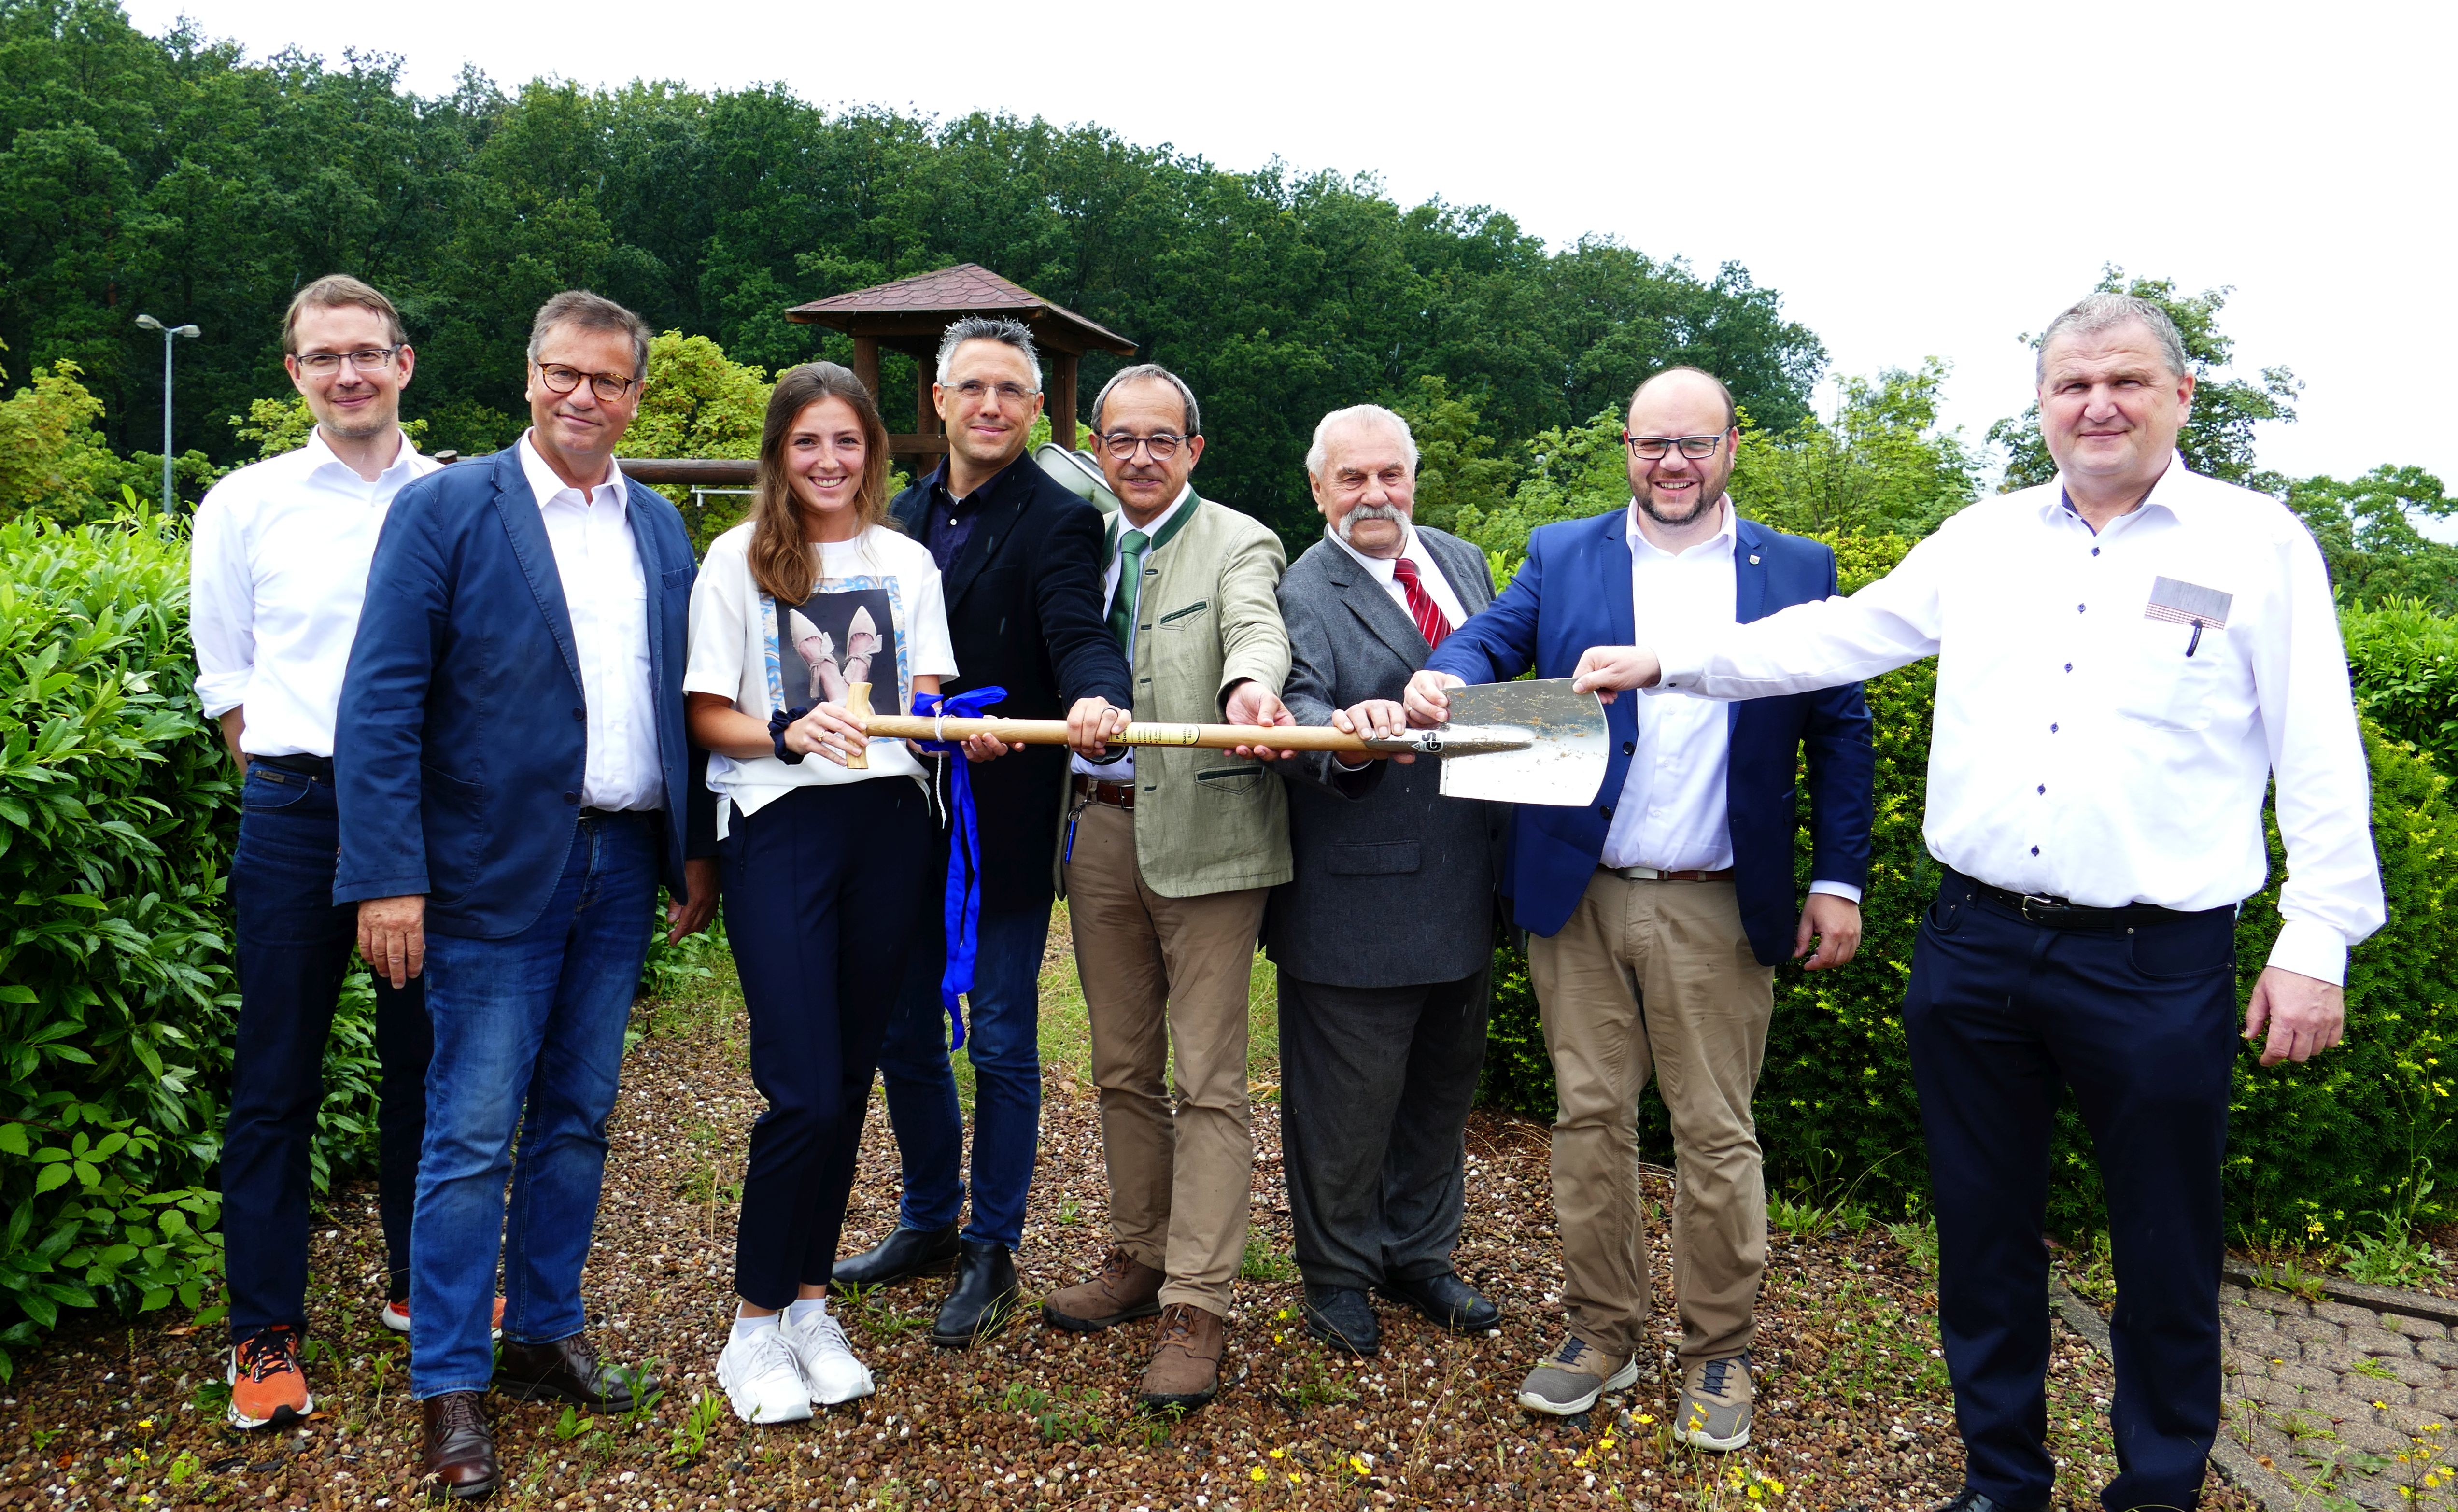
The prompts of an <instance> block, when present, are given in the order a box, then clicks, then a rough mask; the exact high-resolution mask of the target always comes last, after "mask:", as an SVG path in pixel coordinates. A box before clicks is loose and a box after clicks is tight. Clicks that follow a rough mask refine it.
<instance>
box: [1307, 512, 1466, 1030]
mask: <svg viewBox="0 0 2458 1512" xmlns="http://www.w3.org/2000/svg"><path fill="white" fill-rule="evenodd" d="M1417 540H1418V543H1419V546H1420V548H1421V549H1423V550H1425V551H1426V552H1427V553H1429V554H1430V555H1431V556H1432V557H1433V559H1434V562H1435V564H1436V565H1437V566H1439V567H1440V568H1441V569H1442V572H1443V576H1444V578H1445V579H1446V580H1447V581H1448V583H1449V584H1450V586H1451V590H1452V591H1453V592H1455V593H1457V594H1458V595H1459V599H1460V603H1461V605H1462V607H1464V608H1465V609H1466V610H1467V611H1469V613H1470V614H1474V613H1476V612H1477V611H1479V610H1482V609H1484V608H1485V607H1486V605H1488V604H1489V603H1491V602H1492V601H1493V577H1492V574H1491V573H1490V572H1489V571H1488V570H1487V569H1486V563H1485V554H1484V553H1483V552H1481V551H1479V550H1478V549H1476V548H1474V547H1472V546H1469V544H1468V543H1467V542H1465V541H1462V540H1460V539H1459V538H1458V537H1456V536H1450V535H1445V534H1444V533H1443V532H1442V531H1440V530H1429V529H1426V528H1422V527H1420V528H1418V530H1417ZM1280 597H1281V619H1282V620H1283V621H1284V622H1285V623H1286V624H1287V626H1288V630H1289V651H1290V667H1289V679H1288V684H1287V686H1286V687H1285V688H1284V689H1283V690H1282V692H1281V699H1282V701H1284V702H1285V703H1287V705H1288V706H1289V712H1290V713H1292V714H1294V715H1297V720H1298V723H1300V724H1311V725H1323V724H1329V723H1330V722H1331V715H1332V711H1333V710H1335V709H1345V708H1348V707H1349V706H1350V705H1352V704H1356V703H1360V702H1362V701H1364V700H1365V699H1367V698H1397V697H1399V696H1400V694H1401V692H1402V690H1403V689H1405V688H1406V685H1407V681H1408V677H1409V674H1410V673H1414V672H1415V671H1416V670H1417V669H1418V668H1420V667H1422V666H1424V665H1425V662H1426V657H1427V654H1428V648H1427V645H1426V638H1425V637H1424V636H1423V635H1421V634H1419V633H1418V632H1417V627H1416V624H1415V622H1414V621H1412V620H1411V619H1409V617H1408V615H1407V613H1406V611H1403V610H1402V609H1401V608H1400V606H1399V605H1398V604H1396V603H1394V602H1393V601H1392V599H1391V595H1390V593H1389V592H1388V591H1386V590H1385V589H1384V587H1383V586H1382V585H1381V584H1380V583H1378V582H1376V581H1375V580H1374V577H1373V575H1372V574H1371V573H1369V572H1368V571H1366V570H1365V569H1364V567H1363V566H1361V565H1359V563H1358V562H1357V560H1356V559H1355V558H1354V557H1352V556H1350V555H1349V554H1348V553H1347V552H1346V551H1344V550H1343V549H1341V548H1340V547H1339V546H1338V545H1337V544H1335V543H1333V542H1332V541H1329V540H1323V541H1318V542H1316V543H1315V544H1314V545H1313V546H1312V547H1311V548H1309V549H1307V550H1306V552H1305V554H1304V555H1302V556H1301V557H1299V558H1298V559H1297V561H1296V562H1294V563H1292V564H1290V567H1289V570H1288V571H1287V573H1286V574H1285V575H1283V576H1282V577H1281V587H1280ZM1454 628H1456V627H1454ZM1275 768H1276V770H1278V771H1279V772H1280V774H1281V777H1284V778H1286V779H1287V780H1288V795H1289V847H1290V850H1291V852H1292V859H1293V860H1294V863H1295V874H1294V876H1293V877H1292V879H1291V880H1289V881H1287V882H1285V883H1283V884H1281V886H1279V887H1277V888H1274V889H1273V891H1272V898H1271V904H1270V909H1269V912H1268V913H1267V914H1266V915H1265V922H1264V926H1263V940H1264V949H1265V951H1266V952H1267V953H1268V954H1269V955H1270V956H1271V958H1272V960H1273V962H1274V963H1276V964H1278V965H1279V966H1280V968H1281V970H1283V971H1286V972H1288V973H1290V974H1291V975H1292V976H1295V977H1298V978H1300V979H1302V980H1303V981H1307V982H1320V983H1324V984H1329V985H1333V986H1346V987H1396V986H1410V985H1416V984H1424V983H1432V982H1456V981H1458V980H1459V979H1461V978H1462V977H1466V976H1469V975H1470V974H1472V973H1474V972H1475V971H1477V970H1478V969H1480V968H1481V967H1483V966H1485V965H1486V964H1487V963H1489V961H1490V960H1491V959H1492V955H1493V921H1494V909H1493V880H1494V875H1495V860H1496V858H1497V856H1498V855H1499V852H1500V846H1501V840H1502V831H1503V826H1504V824H1505V823H1506V822H1507V819H1508V817H1509V814H1510V805H1508V804H1502V803H1481V802H1470V801H1469V800H1467V799H1463V798H1447V797H1442V796H1441V795H1439V794H1438V793H1437V792H1436V791H1435V786H1436V783H1437V780H1438V777H1437V772H1438V763H1437V761H1436V760H1435V759H1429V758H1426V757H1420V758H1418V759H1417V760H1416V761H1415V762H1414V763H1412V764H1410V765H1407V766H1397V765H1394V764H1392V763H1390V762H1387V761H1377V762H1375V763H1374V764H1373V765H1372V766H1371V767H1369V768H1367V769H1366V770H1365V772H1364V773H1363V774H1344V773H1342V772H1341V771H1340V770H1339V768H1338V767H1337V766H1336V765H1335V763H1334V760H1333V757H1332V756H1331V755H1330V754H1329V753H1328V752H1301V753H1299V754H1298V755H1297V756H1296V757H1295V758H1294V759H1284V760H1281V761H1279V762H1276V763H1275Z"/></svg>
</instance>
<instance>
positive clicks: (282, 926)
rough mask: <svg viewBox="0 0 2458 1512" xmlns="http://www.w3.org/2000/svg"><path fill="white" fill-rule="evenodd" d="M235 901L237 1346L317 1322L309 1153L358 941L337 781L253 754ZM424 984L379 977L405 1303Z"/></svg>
mask: <svg viewBox="0 0 2458 1512" xmlns="http://www.w3.org/2000/svg"><path fill="white" fill-rule="evenodd" d="M242 792H243V798H242V802H243V804H244V808H243V810H242V812H241V814H240V826H239V854H238V855H237V857H236V858H234V860H233V861H232V864H231V898H232V901H233V903H234V905H235V907H236V911H237V914H238V920H239V991H240V1010H239V1026H238V1032H237V1035H236V1037H235V1042H234V1044H233V1046H232V1061H231V1106H230V1117H229V1121H228V1123H227V1125H226V1127H225V1129H224V1130H223V1134H222V1158H221V1183H222V1235H223V1239H222V1243H223V1263H224V1269H225V1271H226V1273H227V1274H228V1276H229V1281H230V1334H231V1338H232V1340H233V1341H234V1342H237V1341H240V1340H244V1339H246V1338H247V1337H249V1336H252V1335H254V1334H255V1333H256V1332H257V1331H258V1330H260V1329H263V1328H268V1327H271V1326H273V1325H275V1324H285V1323H286V1324H288V1325H290V1326H291V1327H293V1328H300V1329H303V1328H305V1327H306V1311H307V1218H308V1214H307V1204H308V1193H309V1168H308V1150H309V1146H310V1145H311V1144H312V1142H313V1141H314V1138H315V1134H316V1113H317V1110H318V1109H319V1108H322V1107H323V1103H324V1040H325V1037H326V1036H327V1035H328V1034H330V1033H331V1031H332V1027H333V1009H334V1007H335V1005H337V1003H338V1002H339V1001H340V998H341V992H342V979H343V977H344V975H345V974H346V973H347V972H348V970H349V965H350V952H351V950H352V948H353V947H354V945H355V944H356V942H357V940H358V916H359V911H358V909H357V907H356V906H355V905H345V906H336V905H335V904H334V902H333V868H334V864H335V860H336V857H337V856H338V854H339V847H340V844H341V839H340V834H341V831H340V820H339V818H338V813H337V810H336V808H335V804H334V799H333V784H332V780H331V778H330V777H324V776H309V775H307V774H306V773H304V772H301V771H293V770H288V769H285V768H281V767H276V766H272V765H269V764H268V763H266V762H263V761H256V762H252V763H250V765H249V767H248V774H247V781H246V784H245V786H244V788H243V790H242ZM431 1046H432V1040H431V1037H430V1034H429V1031H428V1027H427V984H425V983H424V982H422V981H418V980H416V979H412V980H411V982H410V983H409V984H408V985H407V986H406V987H405V988H403V989H402V990H400V991H398V992H396V991H394V990H393V987H392V985H391V984H389V983H386V982H384V981H382V980H379V981H378V982H377V983H376V1058H377V1060H378V1061H379V1062H380V1063H381V1065H382V1067H383V1068H382V1072H381V1080H380V1083H379V1087H378V1093H379V1097H380V1102H379V1104H378V1108H377V1115H376V1141H377V1152H378V1153H377V1167H376V1203H377V1210H378V1212H379V1213H380V1214H381V1215H382V1218H383V1222H384V1236H385V1267H386V1270H387V1271H388V1273H389V1275H390V1285H389V1288H388V1291H389V1295H390V1296H391V1298H392V1299H393V1300H395V1301H401V1300H406V1298H407V1297H408V1295H409V1224H410V1208H411V1205H412V1202H413V1200H414V1199H415V1197H416V1195H417V1190H418V1189H417V1183H418V1148H419V1143H420V1141H421V1140H423V1139H424V1138H425V1137H426V1132H427V1055H428V1053H429V1050H430V1048H431Z"/></svg>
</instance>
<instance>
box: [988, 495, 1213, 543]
mask: <svg viewBox="0 0 2458 1512" xmlns="http://www.w3.org/2000/svg"><path fill="white" fill-rule="evenodd" d="M976 491H978V490H976ZM1194 502H1195V485H1193V484H1191V483H1190V484H1188V485H1187V486H1186V487H1183V488H1181V489H1179V490H1178V494H1177V498H1176V499H1175V500H1173V501H1172V502H1171V504H1170V507H1168V508H1166V509H1163V510H1162V511H1161V512H1160V513H1159V514H1157V515H1156V516H1154V517H1153V523H1152V524H1150V525H1130V524H1128V523H1127V511H1126V510H1125V509H1124V508H1123V507H1122V508H1120V509H1119V510H1118V512H1117V514H1116V515H1115V516H1114V521H1115V524H1116V526H1117V528H1116V529H1114V530H1113V531H1112V532H1111V533H1110V544H1111V545H1112V546H1115V545H1116V544H1117V542H1118V537H1120V536H1121V535H1124V534H1125V533H1126V532H1127V531H1129V530H1141V531H1142V532H1143V533H1144V534H1145V535H1146V536H1156V535H1158V534H1160V533H1161V532H1162V531H1163V530H1166V529H1168V528H1169V522H1170V520H1171V518H1172V517H1174V516H1175V515H1176V514H1177V511H1178V510H1180V509H1183V508H1186V507H1188V506H1190V505H1192V504H1193V503H1194Z"/></svg>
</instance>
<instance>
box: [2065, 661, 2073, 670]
mask: <svg viewBox="0 0 2458 1512" xmlns="http://www.w3.org/2000/svg"><path fill="white" fill-rule="evenodd" d="M2066 671H2068V672H2072V671H2073V662H2068V663H2066Z"/></svg>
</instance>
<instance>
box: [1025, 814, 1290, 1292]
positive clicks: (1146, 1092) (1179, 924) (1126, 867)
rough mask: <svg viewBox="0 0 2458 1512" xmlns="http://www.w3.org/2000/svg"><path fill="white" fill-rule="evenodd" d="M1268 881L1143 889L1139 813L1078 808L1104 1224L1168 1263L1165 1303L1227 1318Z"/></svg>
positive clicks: (1072, 904)
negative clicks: (1202, 889)
mask: <svg viewBox="0 0 2458 1512" xmlns="http://www.w3.org/2000/svg"><path fill="white" fill-rule="evenodd" d="M1269 892H1270V889H1269V888H1263V887H1249V888H1242V889H1239V891H1236V892H1226V893H1209V894H1206V895H1204V896H1202V897H1199V898H1164V897H1162V896H1161V895H1160V894H1158V893H1156V892H1154V891H1153V890H1152V889H1151V888H1149V887H1146V886H1145V885H1144V881H1143V871H1142V868H1141V867H1139V866H1138V865H1137V864H1136V861H1135V816H1134V815H1133V814H1131V813H1129V812H1127V811H1126V810H1123V809H1116V808H1112V807H1110V806H1109V805H1107V804H1102V803H1090V804H1087V805H1085V807H1084V810H1083V812H1082V813H1081V814H1080V815H1078V816H1077V818H1076V821H1075V846H1074V851H1073V856H1072V857H1071V858H1070V859H1069V860H1068V862H1067V910H1068V918H1069V922H1071V924H1072V925H1073V930H1074V935H1075V971H1076V975H1077V976H1078V977H1080V978H1081V979H1082V981H1083V984H1084V1006H1085V1009H1086V1014H1087V1017H1088V1018H1089V1019H1090V1020H1091V1024H1092V1030H1093V1081H1094V1085H1095V1086H1097V1087H1099V1088H1100V1091H1101V1153H1102V1156H1103V1158H1104V1159H1105V1160H1106V1161H1107V1163H1108V1165H1109V1174H1110V1232H1111V1234H1112V1235H1113V1236H1114V1238H1115V1240H1116V1242H1117V1244H1118V1246H1119V1247H1120V1248H1121V1249H1123V1250H1125V1251H1126V1252H1127V1253H1129V1254H1130V1255H1133V1256H1134V1257H1135V1259H1136V1260H1137V1261H1139V1262H1140V1263H1142V1264H1144V1265H1149V1266H1152V1267H1153V1268H1154V1269H1156V1270H1158V1271H1161V1272H1164V1273H1166V1274H1167V1275H1168V1277H1169V1279H1168V1280H1167V1281H1166V1282H1164V1283H1163V1284H1162V1286H1161V1289H1160V1300H1161V1304H1162V1305H1163V1306H1168V1305H1171V1304H1173V1303H1178V1302H1187V1303H1192V1304H1193V1305H1195V1306H1197V1307H1199V1308H1202V1309H1203V1310H1204V1311H1205V1312H1207V1313H1211V1314H1213V1315H1216V1316H1221V1317H1225V1316H1227V1315H1228V1313H1229V1288H1230V1284H1231V1283H1232V1282H1234V1281H1235V1280H1236V1279H1237V1278H1238V1265H1239V1261H1240V1260H1241V1259H1242V1258H1243V1257H1244V1255H1245V1250H1246V1204H1247V1194H1248V1190H1249V1188H1250V1187H1251V1186H1252V1184H1253V1181H1254V1172H1255V1138H1254V1132H1253V1129H1252V1126H1251V1125H1250V1123H1249V1121H1248V1116H1247V1104H1246V989H1247V984H1248V982H1249V980H1250V978H1251V974H1252V972H1253V970H1254V963H1255V936H1256V933H1257V931H1259V930H1260V929H1261V927H1262V923H1263V901H1264V899H1265V898H1266V897H1267V896H1268V894H1269ZM1173 1051H1174V1052H1175V1056H1176V1061H1177V1065H1176V1072H1177V1076H1176V1081H1177V1086H1176V1087H1175V1088H1172V1087H1170V1086H1169V1085H1167V1084H1168V1079H1169V1077H1168V1073H1169V1060H1170V1057H1171V1054H1172V1052H1173ZM1173 1091H1174V1092H1175V1096H1176V1106H1175V1108H1173V1106H1172V1094H1173Z"/></svg>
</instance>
